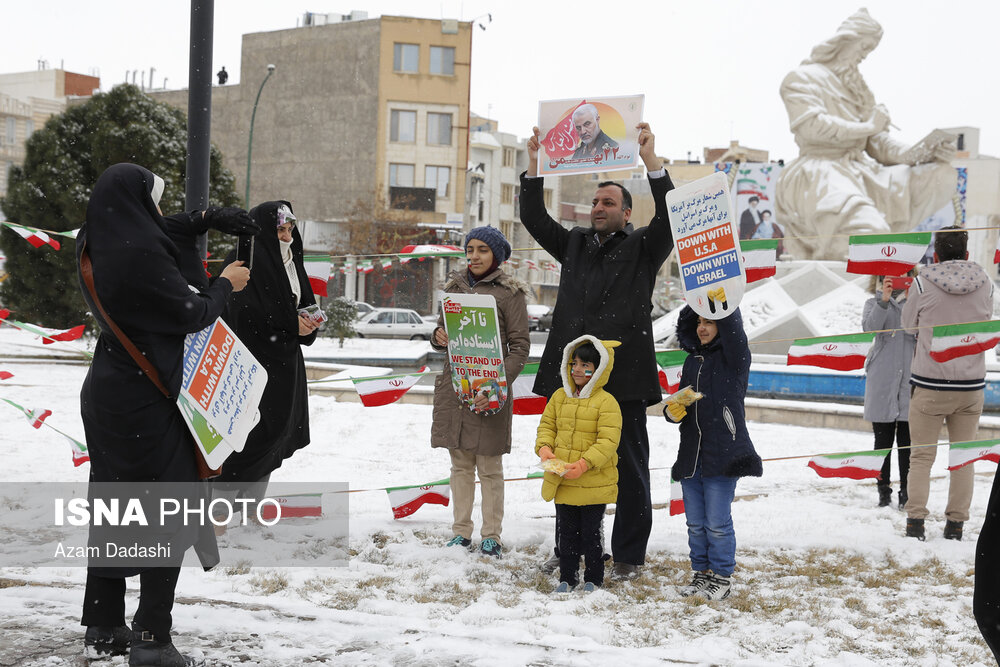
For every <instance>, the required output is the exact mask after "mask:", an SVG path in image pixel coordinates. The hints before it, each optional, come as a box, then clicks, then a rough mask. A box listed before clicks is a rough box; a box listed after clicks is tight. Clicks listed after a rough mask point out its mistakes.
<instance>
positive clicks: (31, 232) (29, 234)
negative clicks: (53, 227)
mask: <svg viewBox="0 0 1000 667" xmlns="http://www.w3.org/2000/svg"><path fill="white" fill-rule="evenodd" d="M3 224H5V225H7V227H8V228H10V229H12V230H14V232H15V233H16V234H17V235H18V236H20V237H21V238H23V239H24V240H25V241H27V242H28V243H30V244H31V245H32V246H33V247H35V248H41V247H42V246H43V245H46V244H48V245H50V246H52V247H53V248H55V249H56V250H59V241H56V240H55V239H54V238H52V237H51V236H49V235H48V234H46V233H45V232H43V231H42V230H40V229H35V228H33V227H22V226H21V225H15V224H13V223H10V222H5V223H3Z"/></svg>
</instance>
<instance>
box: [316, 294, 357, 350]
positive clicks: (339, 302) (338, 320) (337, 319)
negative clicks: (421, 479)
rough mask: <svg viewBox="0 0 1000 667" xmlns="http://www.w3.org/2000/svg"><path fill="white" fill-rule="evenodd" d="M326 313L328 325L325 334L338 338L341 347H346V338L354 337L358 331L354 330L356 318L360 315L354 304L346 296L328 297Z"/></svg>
mask: <svg viewBox="0 0 1000 667" xmlns="http://www.w3.org/2000/svg"><path fill="white" fill-rule="evenodd" d="M323 311H324V312H325V313H326V318H327V319H326V326H325V328H324V329H323V335H324V336H327V337H328V338H336V339H338V340H339V341H340V345H339V347H344V339H345V338H354V336H355V335H356V334H357V332H356V331H355V330H354V320H355V319H356V318H357V316H358V311H357V310H355V308H354V304H353V303H352V302H351V301H350V300H349V299H345V298H344V297H342V296H341V297H337V298H335V299H327V300H326V305H325V306H324V307H323Z"/></svg>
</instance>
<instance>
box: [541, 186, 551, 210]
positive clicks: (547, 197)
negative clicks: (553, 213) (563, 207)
mask: <svg viewBox="0 0 1000 667" xmlns="http://www.w3.org/2000/svg"><path fill="white" fill-rule="evenodd" d="M542 197H543V198H544V199H545V208H552V190H550V189H548V188H545V189H544V190H543V191H542Z"/></svg>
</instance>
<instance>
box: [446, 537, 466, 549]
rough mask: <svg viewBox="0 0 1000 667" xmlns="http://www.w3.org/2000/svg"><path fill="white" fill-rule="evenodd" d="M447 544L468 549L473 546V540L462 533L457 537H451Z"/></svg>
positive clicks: (447, 545)
mask: <svg viewBox="0 0 1000 667" xmlns="http://www.w3.org/2000/svg"><path fill="white" fill-rule="evenodd" d="M445 546H446V547H465V548H466V549H468V548H469V547H470V546H472V540H470V539H468V538H466V537H462V536H461V535H456V536H455V537H453V538H451V540H450V541H449V542H448V544H446V545H445Z"/></svg>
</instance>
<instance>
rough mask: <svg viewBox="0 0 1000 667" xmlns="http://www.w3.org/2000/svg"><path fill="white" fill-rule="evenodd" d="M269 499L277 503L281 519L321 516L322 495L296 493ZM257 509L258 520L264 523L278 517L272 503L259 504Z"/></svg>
mask: <svg viewBox="0 0 1000 667" xmlns="http://www.w3.org/2000/svg"><path fill="white" fill-rule="evenodd" d="M270 497H271V498H273V499H274V500H276V501H278V507H280V508H281V518H282V519H289V518H299V517H308V516H323V494H322V493H296V494H292V495H288V496H270ZM259 509H260V518H261V519H263V520H264V521H273V520H274V519H275V518H277V516H278V510H277V508H275V506H274V505H273V504H272V503H261V504H260V506H259Z"/></svg>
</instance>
